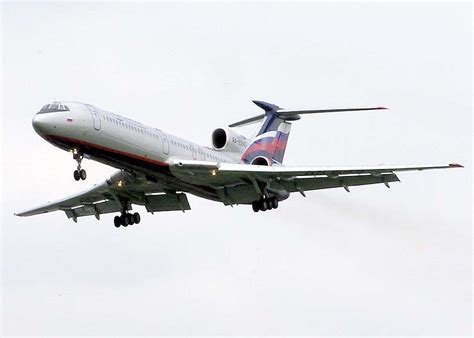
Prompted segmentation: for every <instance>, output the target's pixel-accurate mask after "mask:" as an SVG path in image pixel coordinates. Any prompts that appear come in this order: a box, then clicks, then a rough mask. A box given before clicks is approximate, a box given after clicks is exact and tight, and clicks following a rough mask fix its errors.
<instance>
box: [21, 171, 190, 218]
mask: <svg viewBox="0 0 474 338" xmlns="http://www.w3.org/2000/svg"><path fill="white" fill-rule="evenodd" d="M165 190H166V188H165V187H164V186H161V185H159V184H158V183H153V182H150V181H148V180H146V179H145V178H144V177H138V176H134V175H132V174H129V173H127V172H124V171H119V172H117V173H115V174H114V175H112V176H111V177H110V178H109V179H107V180H106V181H105V182H103V183H101V184H97V185H94V186H93V187H92V188H90V189H88V190H86V191H84V192H81V193H78V194H76V195H73V196H70V197H66V198H63V199H61V200H58V201H55V202H49V203H46V204H45V205H42V206H39V207H37V208H34V209H31V210H26V211H23V212H19V213H16V214H15V215H16V216H33V215H38V214H43V213H48V212H52V211H58V210H62V211H64V212H65V213H66V215H67V217H68V218H72V219H73V220H74V221H76V220H77V218H78V217H82V216H90V215H95V216H96V218H97V219H99V218H100V215H101V214H107V213H112V212H120V211H122V210H123V209H126V210H130V209H131V205H132V204H138V205H144V206H145V208H146V209H147V211H148V212H155V211H172V210H183V211H184V210H190V209H191V208H190V206H189V203H188V199H187V197H186V195H185V194H183V193H172V194H171V193H166V192H165Z"/></svg>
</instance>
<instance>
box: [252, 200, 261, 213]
mask: <svg viewBox="0 0 474 338" xmlns="http://www.w3.org/2000/svg"><path fill="white" fill-rule="evenodd" d="M252 209H253V211H254V212H258V211H259V210H260V203H259V201H253V202H252Z"/></svg>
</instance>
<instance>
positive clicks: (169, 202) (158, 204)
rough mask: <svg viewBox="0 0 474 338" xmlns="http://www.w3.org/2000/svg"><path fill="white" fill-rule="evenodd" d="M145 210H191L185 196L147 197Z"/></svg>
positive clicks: (180, 194) (163, 195) (161, 195)
mask: <svg viewBox="0 0 474 338" xmlns="http://www.w3.org/2000/svg"><path fill="white" fill-rule="evenodd" d="M145 208H146V210H147V211H148V212H156V211H176V210H182V211H184V210H191V207H190V206H189V202H188V198H187V196H186V195H185V194H183V193H179V194H160V195H147V196H146V202H145Z"/></svg>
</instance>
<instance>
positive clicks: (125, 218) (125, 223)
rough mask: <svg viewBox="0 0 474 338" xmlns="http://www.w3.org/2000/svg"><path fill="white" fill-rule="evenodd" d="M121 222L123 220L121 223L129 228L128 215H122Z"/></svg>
mask: <svg viewBox="0 0 474 338" xmlns="http://www.w3.org/2000/svg"><path fill="white" fill-rule="evenodd" d="M120 220H121V223H122V226H123V227H128V224H129V223H128V217H127V215H122V216H120Z"/></svg>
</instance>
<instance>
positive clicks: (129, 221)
mask: <svg viewBox="0 0 474 338" xmlns="http://www.w3.org/2000/svg"><path fill="white" fill-rule="evenodd" d="M127 219H128V224H130V225H134V224H135V219H134V218H133V215H132V214H127Z"/></svg>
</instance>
